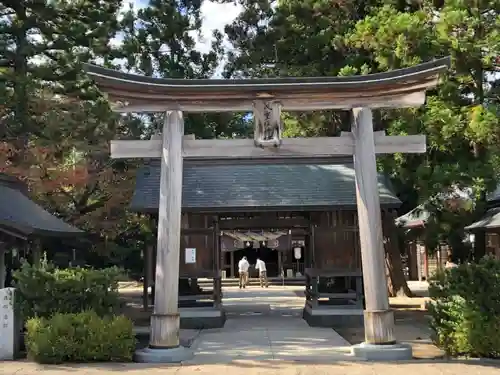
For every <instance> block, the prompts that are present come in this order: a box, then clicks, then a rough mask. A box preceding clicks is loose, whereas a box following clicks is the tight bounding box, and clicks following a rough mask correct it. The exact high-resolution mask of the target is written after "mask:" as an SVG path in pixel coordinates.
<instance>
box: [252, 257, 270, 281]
mask: <svg viewBox="0 0 500 375" xmlns="http://www.w3.org/2000/svg"><path fill="white" fill-rule="evenodd" d="M255 268H256V269H257V270H258V271H259V281H260V287H261V288H264V286H265V287H266V288H268V287H269V283H268V281H267V269H266V263H265V262H264V261H263V260H261V259H260V258H257V262H255Z"/></svg>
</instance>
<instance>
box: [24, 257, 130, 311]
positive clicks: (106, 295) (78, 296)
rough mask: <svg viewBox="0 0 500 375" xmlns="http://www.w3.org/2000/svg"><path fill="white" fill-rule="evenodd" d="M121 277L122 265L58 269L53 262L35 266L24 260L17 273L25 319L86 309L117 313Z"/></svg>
mask: <svg viewBox="0 0 500 375" xmlns="http://www.w3.org/2000/svg"><path fill="white" fill-rule="evenodd" d="M119 277H120V270H119V269H118V268H108V269H104V270H93V269H85V268H78V267H77V268H68V269H58V268H56V267H54V266H53V265H50V264H49V265H45V266H43V267H34V266H31V265H30V264H28V263H24V264H23V265H22V267H21V269H19V270H18V271H16V272H15V273H14V280H15V287H16V288H17V297H16V304H17V307H18V308H19V312H20V313H21V314H22V316H23V317H24V318H25V319H29V318H33V317H43V318H48V317H50V316H52V315H53V314H55V313H79V312H81V311H85V310H93V311H95V312H96V313H97V314H98V315H99V316H105V315H109V314H113V313H114V312H115V311H117V308H118V307H119V305H120V300H119V294H118V281H117V280H118V278H119Z"/></svg>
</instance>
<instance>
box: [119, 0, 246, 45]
mask: <svg viewBox="0 0 500 375" xmlns="http://www.w3.org/2000/svg"><path fill="white" fill-rule="evenodd" d="M130 3H132V4H133V5H134V8H141V7H144V6H146V5H147V3H148V0H132V1H129V2H127V1H125V2H124V4H123V7H124V9H128V7H129V4H130ZM240 11H241V6H240V5H235V4H232V3H230V4H217V3H215V2H213V1H210V0H205V1H203V4H202V6H201V16H202V20H203V24H202V28H201V36H200V37H198V35H195V33H193V35H192V36H193V38H194V39H195V40H196V42H197V49H198V50H199V51H200V52H202V53H203V52H209V51H210V45H211V42H212V32H213V31H214V30H219V31H221V32H222V33H224V26H225V25H227V24H229V23H231V22H233V20H234V19H235V18H236V17H237V16H238V14H239V13H240Z"/></svg>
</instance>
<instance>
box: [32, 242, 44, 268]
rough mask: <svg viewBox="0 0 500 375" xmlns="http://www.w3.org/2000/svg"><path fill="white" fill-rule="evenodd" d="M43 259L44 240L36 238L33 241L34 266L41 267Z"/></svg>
mask: <svg viewBox="0 0 500 375" xmlns="http://www.w3.org/2000/svg"><path fill="white" fill-rule="evenodd" d="M41 259H42V242H41V241H40V239H38V238H37V239H35V240H33V242H32V243H31V262H32V264H33V265H34V266H37V267H39V266H40V262H41Z"/></svg>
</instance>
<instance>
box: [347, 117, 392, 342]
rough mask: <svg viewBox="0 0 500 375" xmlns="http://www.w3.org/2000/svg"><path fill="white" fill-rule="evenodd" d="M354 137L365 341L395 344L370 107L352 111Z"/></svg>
mask: <svg viewBox="0 0 500 375" xmlns="http://www.w3.org/2000/svg"><path fill="white" fill-rule="evenodd" d="M352 134H353V137H354V142H355V150H354V170H355V174H356V178H355V180H356V200H357V206H358V222H359V237H360V245H361V261H362V269H363V279H364V282H363V285H364V291H365V301H366V309H365V314H364V315H365V319H364V320H365V341H366V343H368V344H378V345H380V344H393V343H395V341H396V340H395V337H394V316H393V313H392V311H390V310H389V297H388V294H387V279H386V274H385V259H384V246H383V240H382V238H383V237H382V218H381V211H380V198H379V195H378V178H377V165H376V160H375V143H374V136H373V124H372V112H371V110H370V109H369V108H355V109H354V110H353V123H352Z"/></svg>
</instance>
